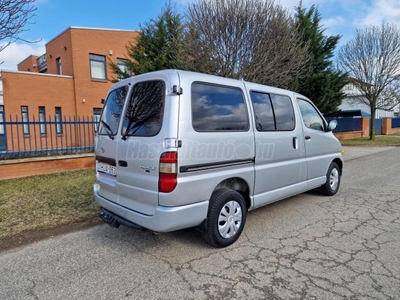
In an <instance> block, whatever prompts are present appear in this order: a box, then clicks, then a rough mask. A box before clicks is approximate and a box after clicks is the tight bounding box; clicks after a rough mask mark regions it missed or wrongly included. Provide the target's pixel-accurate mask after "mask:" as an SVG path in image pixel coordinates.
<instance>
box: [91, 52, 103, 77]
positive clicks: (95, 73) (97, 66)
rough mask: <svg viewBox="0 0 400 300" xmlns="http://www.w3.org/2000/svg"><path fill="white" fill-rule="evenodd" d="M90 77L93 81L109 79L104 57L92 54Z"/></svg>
mask: <svg viewBox="0 0 400 300" xmlns="http://www.w3.org/2000/svg"><path fill="white" fill-rule="evenodd" d="M89 57H90V75H91V77H92V79H102V80H105V79H106V78H107V76H106V75H107V74H106V57H105V56H103V55H96V54H90V55H89Z"/></svg>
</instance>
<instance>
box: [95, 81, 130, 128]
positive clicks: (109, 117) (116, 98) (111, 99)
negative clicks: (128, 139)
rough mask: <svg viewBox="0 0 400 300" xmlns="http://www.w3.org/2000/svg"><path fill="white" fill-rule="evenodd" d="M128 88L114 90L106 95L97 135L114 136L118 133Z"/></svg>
mask: <svg viewBox="0 0 400 300" xmlns="http://www.w3.org/2000/svg"><path fill="white" fill-rule="evenodd" d="M127 93H128V86H123V87H120V88H118V89H115V90H113V91H111V92H110V94H108V97H107V100H106V103H105V105H104V108H103V113H102V114H101V118H100V123H99V132H98V134H100V135H101V134H104V135H108V136H114V135H116V134H117V132H118V125H119V121H120V119H121V112H122V109H123V107H124V103H125V99H126V94H127Z"/></svg>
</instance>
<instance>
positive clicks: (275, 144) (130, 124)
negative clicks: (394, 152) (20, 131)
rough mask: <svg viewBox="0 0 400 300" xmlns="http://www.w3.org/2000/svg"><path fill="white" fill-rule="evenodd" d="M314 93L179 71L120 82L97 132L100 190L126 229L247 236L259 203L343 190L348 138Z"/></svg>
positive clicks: (226, 239)
mask: <svg viewBox="0 0 400 300" xmlns="http://www.w3.org/2000/svg"><path fill="white" fill-rule="evenodd" d="M335 122H336V121H333V122H331V123H330V124H327V122H326V121H325V119H324V118H323V116H322V115H321V113H320V112H319V111H318V109H317V108H316V107H315V106H314V105H313V103H312V102H311V101H310V100H308V99H307V98H306V97H304V96H302V95H299V94H296V93H294V92H291V91H287V90H283V89H278V88H274V87H269V86H264V85H259V84H254V83H249V82H244V81H239V80H233V79H228V78H222V77H217V76H211V75H205V74H200V73H192V72H185V71H179V70H165V71H158V72H152V73H147V74H143V75H139V76H134V77H131V78H129V79H126V80H123V81H120V82H118V83H116V84H114V85H113V86H112V87H111V89H110V92H109V94H108V97H107V99H106V102H105V105H104V108H103V111H102V115H101V118H100V122H99V130H98V135H97V137H96V146H95V154H96V163H97V173H96V179H97V180H96V184H95V185H94V196H95V199H96V201H97V203H98V204H99V205H100V206H101V213H100V216H101V217H102V219H103V220H104V221H105V222H107V223H109V224H111V225H113V226H115V227H118V226H119V225H120V224H123V225H125V226H129V227H133V228H147V229H149V230H152V231H156V232H168V231H173V230H178V229H182V228H188V227H198V228H199V229H200V230H201V231H202V232H203V235H204V237H205V239H206V240H207V241H208V242H209V243H210V244H211V245H213V246H216V247H225V246H228V245H231V244H232V243H234V242H235V241H236V240H237V239H238V237H239V236H240V234H241V232H242V230H243V227H244V225H245V222H246V215H247V212H248V211H249V210H252V209H255V208H257V207H260V206H263V205H266V204H269V203H272V202H275V201H278V200H281V199H284V198H287V197H290V196H293V195H296V194H299V193H303V192H305V191H308V190H311V189H315V188H320V190H321V191H322V193H324V194H326V195H334V194H336V192H337V191H338V189H339V185H340V178H341V174H342V168H343V159H342V155H341V145H340V143H339V141H338V140H337V139H336V138H335V136H334V135H333V134H332V131H331V130H332V129H333V128H334V127H335V125H337V123H335Z"/></svg>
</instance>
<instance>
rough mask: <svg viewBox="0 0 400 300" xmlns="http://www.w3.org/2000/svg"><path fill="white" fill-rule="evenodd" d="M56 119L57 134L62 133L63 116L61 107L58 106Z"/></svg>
mask: <svg viewBox="0 0 400 300" xmlns="http://www.w3.org/2000/svg"><path fill="white" fill-rule="evenodd" d="M55 121H56V133H57V134H62V133H63V132H62V124H61V121H62V117H61V107H56V116H55Z"/></svg>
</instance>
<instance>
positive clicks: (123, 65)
mask: <svg viewBox="0 0 400 300" xmlns="http://www.w3.org/2000/svg"><path fill="white" fill-rule="evenodd" d="M126 63H127V60H126V59H122V58H117V66H118V68H119V69H120V70H121V72H123V73H124V74H127V75H131V72H130V71H129V70H128V68H127V67H126ZM118 79H119V80H121V79H124V77H123V76H121V75H119V76H118Z"/></svg>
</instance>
